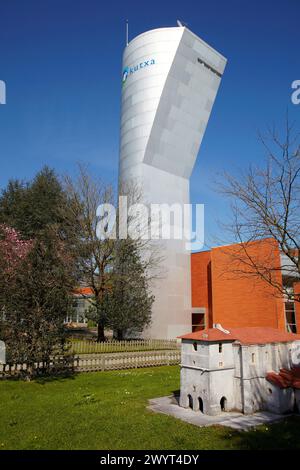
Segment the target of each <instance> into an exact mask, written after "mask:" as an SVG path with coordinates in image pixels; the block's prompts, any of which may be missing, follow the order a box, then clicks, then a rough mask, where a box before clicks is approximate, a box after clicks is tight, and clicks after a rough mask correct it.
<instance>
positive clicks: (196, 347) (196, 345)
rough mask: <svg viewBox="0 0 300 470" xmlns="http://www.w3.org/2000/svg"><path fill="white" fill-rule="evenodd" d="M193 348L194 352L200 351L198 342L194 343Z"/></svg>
mask: <svg viewBox="0 0 300 470" xmlns="http://www.w3.org/2000/svg"><path fill="white" fill-rule="evenodd" d="M193 347H194V351H197V349H198V344H197V343H196V342H195V343H193Z"/></svg>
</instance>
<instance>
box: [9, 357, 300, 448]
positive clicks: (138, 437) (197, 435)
mask: <svg viewBox="0 0 300 470" xmlns="http://www.w3.org/2000/svg"><path fill="white" fill-rule="evenodd" d="M178 388H179V368H178V367H177V366H170V367H157V368H151V369H139V370H131V371H113V372H93V373H87V374H84V373H82V374H78V375H76V376H74V377H72V378H61V379H56V380H55V379H49V380H40V381H34V382H21V381H1V382H0V397H1V399H0V448H1V449H178V450H179V449H251V448H252V449H257V448H260V449H266V448H268V449H279V448H295V447H298V448H300V418H298V417H294V418H292V419H291V418H290V419H287V420H285V421H284V422H281V423H280V424H276V425H273V426H268V427H266V426H263V427H260V428H257V429H256V430H254V431H251V432H248V433H245V432H243V433H238V432H234V431H232V430H230V429H229V428H222V427H209V428H197V427H195V426H192V425H189V424H185V423H183V422H181V421H179V420H176V419H174V418H171V417H168V416H165V415H161V414H155V413H153V412H151V411H149V410H147V409H146V405H147V403H148V399H149V398H153V397H158V396H163V395H168V394H170V393H171V392H172V391H174V390H177V389H178Z"/></svg>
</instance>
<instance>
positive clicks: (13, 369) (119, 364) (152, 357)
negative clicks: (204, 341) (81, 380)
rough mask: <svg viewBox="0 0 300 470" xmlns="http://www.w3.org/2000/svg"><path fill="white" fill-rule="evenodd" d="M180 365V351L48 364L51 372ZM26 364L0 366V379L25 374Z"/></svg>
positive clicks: (87, 357) (91, 357)
mask: <svg viewBox="0 0 300 470" xmlns="http://www.w3.org/2000/svg"><path fill="white" fill-rule="evenodd" d="M179 363H180V350H179V349H177V350H162V351H140V352H128V353H113V354H84V355H80V356H75V357H72V358H69V359H67V358H66V357H56V358H53V360H52V361H51V363H50V366H49V367H50V369H52V370H53V371H54V370H55V371H68V370H69V371H74V372H92V371H105V370H120V369H136V368H140V367H155V366H164V365H176V364H179ZM27 368H28V366H27V364H25V363H24V364H0V378H3V377H10V376H18V375H21V374H22V373H26V371H27ZM34 369H35V371H37V372H38V371H40V372H42V371H43V370H44V369H45V364H44V363H42V362H38V363H35V364H34Z"/></svg>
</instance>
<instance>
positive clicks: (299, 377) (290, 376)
mask: <svg viewBox="0 0 300 470" xmlns="http://www.w3.org/2000/svg"><path fill="white" fill-rule="evenodd" d="M266 379H267V380H268V382H270V383H272V384H273V385H276V386H277V387H279V388H288V387H292V388H297V389H298V390H299V389H300V367H292V368H291V369H280V372H279V374H276V372H273V371H272V372H268V374H267V376H266Z"/></svg>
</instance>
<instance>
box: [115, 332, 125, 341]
mask: <svg viewBox="0 0 300 470" xmlns="http://www.w3.org/2000/svg"><path fill="white" fill-rule="evenodd" d="M123 339H124V336H123V330H117V340H118V341H122V340H123Z"/></svg>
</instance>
